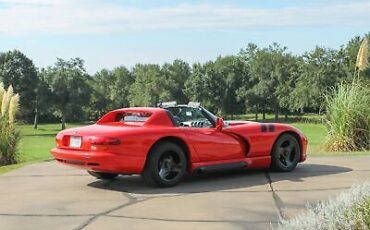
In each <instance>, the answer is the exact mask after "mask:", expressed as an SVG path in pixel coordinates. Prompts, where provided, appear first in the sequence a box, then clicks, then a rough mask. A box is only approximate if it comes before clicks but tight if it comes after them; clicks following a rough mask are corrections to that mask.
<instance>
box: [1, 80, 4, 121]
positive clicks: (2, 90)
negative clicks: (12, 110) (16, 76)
mask: <svg viewBox="0 0 370 230" xmlns="http://www.w3.org/2000/svg"><path fill="white" fill-rule="evenodd" d="M4 93H5V89H4V85H3V83H2V82H0V103H2V102H3V95H4ZM0 114H1V106H0Z"/></svg>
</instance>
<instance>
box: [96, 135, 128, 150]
mask: <svg viewBox="0 0 370 230" xmlns="http://www.w3.org/2000/svg"><path fill="white" fill-rule="evenodd" d="M90 141H91V150H105V149H107V148H108V146H109V145H119V144H121V140H120V139H118V138H114V137H91V138H90Z"/></svg>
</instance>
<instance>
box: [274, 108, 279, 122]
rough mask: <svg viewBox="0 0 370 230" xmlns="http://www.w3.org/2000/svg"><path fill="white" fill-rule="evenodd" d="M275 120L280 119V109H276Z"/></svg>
mask: <svg viewBox="0 0 370 230" xmlns="http://www.w3.org/2000/svg"><path fill="white" fill-rule="evenodd" d="M275 121H279V110H278V109H275Z"/></svg>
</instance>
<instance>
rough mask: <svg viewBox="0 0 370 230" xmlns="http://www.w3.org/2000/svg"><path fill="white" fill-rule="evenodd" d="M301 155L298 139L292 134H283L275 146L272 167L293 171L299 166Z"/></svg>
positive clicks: (283, 170) (277, 169) (281, 170)
mask: <svg viewBox="0 0 370 230" xmlns="http://www.w3.org/2000/svg"><path fill="white" fill-rule="evenodd" d="M300 157H301V149H300V146H299V142H298V140H297V139H296V138H295V136H293V135H291V134H283V135H281V136H280V137H279V139H278V140H277V141H276V143H275V145H274V147H273V150H272V156H271V168H272V169H274V170H276V171H280V172H289V171H292V170H293V169H295V168H296V167H297V164H298V162H299V159H300Z"/></svg>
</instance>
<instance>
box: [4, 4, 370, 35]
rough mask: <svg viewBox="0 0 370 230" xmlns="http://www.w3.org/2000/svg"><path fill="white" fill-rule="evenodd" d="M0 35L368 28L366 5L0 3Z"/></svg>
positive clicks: (368, 8)
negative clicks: (139, 6) (292, 27)
mask: <svg viewBox="0 0 370 230" xmlns="http://www.w3.org/2000/svg"><path fill="white" fill-rule="evenodd" d="M0 3H5V7H3V8H1V7H0V34H6V35H18V34H36V33H41V34H50V33H52V34H65V33H69V34H71V33H72V34H78V33H109V32H122V31H132V30H171V29H229V28H245V29H248V28H252V27H280V26H311V25H312V26H368V27H369V28H370V13H369V12H370V1H352V2H350V3H338V4H332V5H322V6H320V7H319V6H311V7H308V8H307V7H286V8H276V9H275V8H274V9H271V8H270V9H266V8H247V7H237V6H232V5H210V4H208V5H205V4H192V5H178V6H175V7H158V8H150V9H143V8H132V7H125V6H122V5H118V4H109V3H106V2H104V1H103V0H90V1H88V0H80V1H73V0H54V1H53V0H0Z"/></svg>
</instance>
